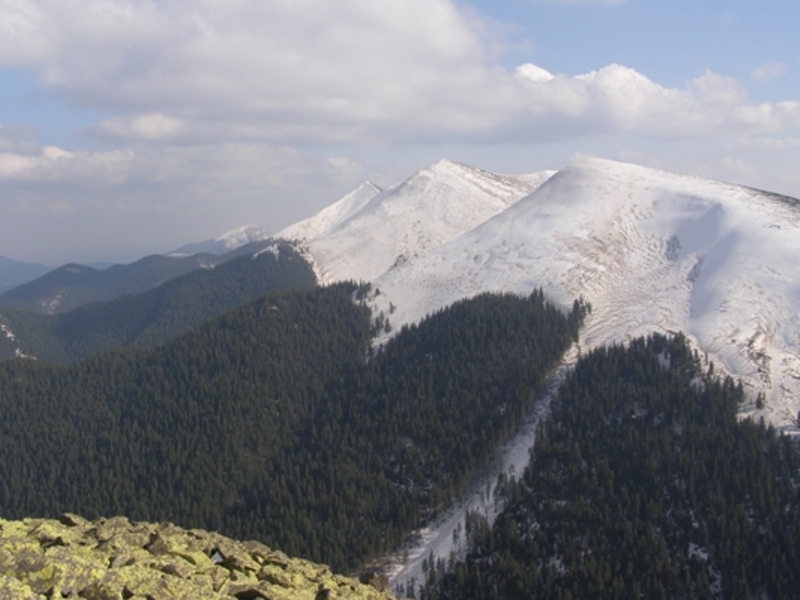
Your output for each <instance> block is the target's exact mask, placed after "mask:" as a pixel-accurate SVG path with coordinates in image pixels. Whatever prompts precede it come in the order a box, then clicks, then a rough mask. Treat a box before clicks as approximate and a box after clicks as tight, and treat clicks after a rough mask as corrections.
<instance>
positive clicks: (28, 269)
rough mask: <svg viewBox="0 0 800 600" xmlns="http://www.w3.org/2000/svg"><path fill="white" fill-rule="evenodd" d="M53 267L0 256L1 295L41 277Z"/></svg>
mask: <svg viewBox="0 0 800 600" xmlns="http://www.w3.org/2000/svg"><path fill="white" fill-rule="evenodd" d="M50 270H52V267H48V266H45V265H41V264H38V263H28V262H23V261H20V260H14V259H12V258H8V257H5V256H0V294H2V293H3V292H6V291H8V290H10V289H13V288H15V287H17V286H18V285H22V284H23V283H27V282H28V281H31V280H33V279H36V278H37V277H41V276H42V275H44V274H45V273H47V272H48V271H50Z"/></svg>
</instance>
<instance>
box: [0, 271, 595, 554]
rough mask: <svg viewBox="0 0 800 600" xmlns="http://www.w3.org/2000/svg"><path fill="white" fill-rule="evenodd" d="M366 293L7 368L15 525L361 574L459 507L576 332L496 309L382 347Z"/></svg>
mask: <svg viewBox="0 0 800 600" xmlns="http://www.w3.org/2000/svg"><path fill="white" fill-rule="evenodd" d="M367 287H368V286H365V285H362V286H356V285H355V284H338V285H335V286H331V287H327V288H316V289H312V290H298V291H291V292H288V291H287V292H276V293H273V294H270V295H268V296H266V297H264V298H261V299H259V300H256V301H254V302H251V303H248V304H245V305H244V306H241V307H239V308H237V309H234V310H232V311H230V312H228V313H225V314H224V315H222V316H220V317H217V318H216V319H214V320H212V321H210V322H208V323H206V324H205V325H203V326H201V327H199V328H197V329H195V330H193V331H191V332H189V333H187V334H185V335H183V336H180V337H178V338H176V339H174V340H173V341H171V342H169V343H167V344H165V345H163V346H160V347H157V348H154V349H121V350H116V351H113V352H111V353H107V354H103V355H100V356H95V357H92V358H89V359H86V360H84V361H83V362H80V363H78V364H75V365H72V366H55V365H48V364H43V363H41V362H34V361H27V360H13V361H6V362H5V363H2V364H0V514H2V515H3V516H4V517H5V518H20V517H23V516H56V515H58V514H59V513H61V512H63V511H69V512H76V513H80V514H83V515H86V516H87V517H90V518H93V517H95V516H101V515H103V516H111V515H115V514H124V515H127V516H129V517H130V518H131V519H141V520H148V521H163V520H168V521H173V522H176V523H177V524H179V525H182V526H184V527H201V528H205V529H211V530H217V531H220V532H222V533H224V534H226V535H230V536H233V537H237V538H253V539H258V540H261V541H263V542H265V543H267V544H269V545H272V546H274V547H278V548H281V549H282V550H284V551H286V552H288V553H291V554H294V555H301V556H306V557H309V558H313V559H315V560H318V561H321V562H326V563H328V564H331V565H332V566H333V567H334V568H336V569H345V568H349V567H353V566H355V565H358V564H361V563H363V562H364V561H365V560H367V559H369V558H371V557H374V556H376V555H377V554H379V553H381V552H384V551H386V550H388V549H390V548H393V547H394V546H395V545H396V544H397V543H398V542H399V541H400V539H401V538H402V536H403V535H404V534H406V533H407V532H408V531H409V530H410V529H412V528H414V527H417V526H419V525H420V524H421V522H422V521H423V520H424V519H425V518H426V517H427V516H429V515H430V514H431V513H432V512H433V511H435V510H436V509H437V508H438V507H440V506H442V505H443V504H444V503H446V502H447V501H448V500H450V499H451V498H452V497H453V496H454V494H456V493H458V492H459V491H460V490H461V489H462V488H463V487H464V485H465V484H466V483H467V481H468V479H469V477H470V476H471V475H472V474H473V473H474V472H475V471H476V469H478V468H479V467H480V466H481V460H482V459H483V458H484V457H485V456H487V455H488V453H489V452H490V451H491V450H492V449H493V448H495V447H496V446H497V444H499V443H500V442H501V441H502V440H503V439H504V437H506V436H507V435H508V434H510V433H511V432H512V431H513V430H514V428H515V427H516V425H517V423H519V422H520V421H521V419H522V418H524V415H525V413H526V411H527V410H528V409H529V408H530V407H531V404H532V402H533V400H534V397H535V392H536V389H537V386H538V385H539V383H540V382H541V380H542V378H543V376H544V374H545V373H546V372H547V371H548V370H549V369H550V368H552V367H553V366H554V365H555V363H556V362H557V361H558V360H559V359H560V357H561V355H562V354H563V352H564V350H565V349H566V348H567V347H568V346H569V344H570V343H571V341H572V340H573V339H574V337H575V335H576V334H577V329H578V327H579V326H580V320H581V319H580V318H576V317H575V316H573V315H564V314H562V313H561V312H560V311H558V310H556V309H555V308H554V307H552V306H551V305H550V304H548V303H547V302H545V301H544V298H543V296H542V294H541V293H540V292H536V293H534V294H532V295H531V296H530V297H528V298H520V297H516V296H489V295H486V296H481V297H478V298H475V299H473V300H469V301H464V302H461V303H458V304H456V305H454V306H452V307H450V308H449V309H446V310H443V311H440V312H439V313H437V314H435V315H432V316H431V317H429V318H428V319H426V320H425V321H424V322H423V323H421V324H419V325H418V326H414V327H408V328H405V329H404V330H403V331H401V332H400V333H399V334H398V335H397V336H396V337H395V338H394V339H392V340H391V341H390V342H389V343H387V344H386V345H385V346H384V347H383V348H382V349H381V350H378V351H374V350H373V349H372V348H371V338H370V332H371V327H372V318H371V314H370V311H369V309H368V308H367V307H366V306H365V304H364V303H363V302H359V301H357V300H356V298H364V297H365V296H366V295H367V294H368V289H367Z"/></svg>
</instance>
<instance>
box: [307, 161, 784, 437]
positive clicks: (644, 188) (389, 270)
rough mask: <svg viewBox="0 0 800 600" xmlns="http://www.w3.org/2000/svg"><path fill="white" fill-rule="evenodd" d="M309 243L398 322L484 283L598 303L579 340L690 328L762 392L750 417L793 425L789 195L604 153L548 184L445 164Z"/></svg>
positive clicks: (718, 360)
mask: <svg viewBox="0 0 800 600" xmlns="http://www.w3.org/2000/svg"><path fill="white" fill-rule="evenodd" d="M545 180H546V181H545ZM543 181H544V183H542V182H543ZM531 192H532V193H531ZM523 196H524V198H523ZM307 245H308V249H309V254H310V256H311V257H312V259H313V260H314V262H315V267H316V269H317V272H318V273H319V274H320V275H321V278H322V280H323V281H326V282H327V281H335V280H341V279H350V278H353V279H365V280H371V281H373V282H374V284H375V285H376V286H377V287H378V288H380V290H381V294H380V295H379V296H378V297H376V298H375V300H374V302H375V306H376V308H377V309H378V310H383V311H384V312H385V313H386V314H387V315H389V312H390V311H389V308H390V306H389V303H390V302H391V304H392V314H391V315H390V316H389V318H390V321H391V323H392V325H393V326H394V327H395V330H397V328H398V326H400V325H402V324H404V323H409V322H415V321H418V320H419V319H421V318H422V317H424V316H425V315H426V314H428V313H430V312H433V311H435V310H437V309H439V308H441V307H443V306H446V305H448V304H450V303H452V302H453V301H455V300H458V299H460V298H463V297H468V296H473V295H475V294H478V293H480V292H483V291H516V292H521V293H528V292H530V291H531V290H532V289H533V288H538V287H542V288H543V289H544V291H545V294H546V295H547V296H548V297H549V298H551V299H552V300H554V301H555V302H557V303H559V304H561V305H563V306H565V307H567V306H569V305H570V304H571V303H572V301H573V300H574V299H575V298H577V297H580V296H582V297H584V298H585V299H587V300H588V301H589V302H591V304H592V307H593V312H592V315H591V317H590V319H589V321H588V323H587V327H586V331H585V333H584V335H583V339H582V344H583V347H584V348H591V347H595V346H598V345H602V344H607V343H610V342H615V341H623V340H625V339H628V338H630V337H633V336H638V335H641V334H646V333H648V332H652V331H662V332H663V331H667V332H670V331H671V332H676V331H683V332H684V333H685V334H686V335H687V336H688V337H689V338H690V339H691V340H692V341H693V342H694V343H695V344H696V345H697V347H698V348H699V349H700V350H701V351H703V352H705V353H707V355H708V358H709V359H710V360H713V361H714V362H715V364H716V366H717V367H718V368H722V369H724V370H725V371H727V372H729V373H731V374H733V375H735V376H737V377H740V378H741V379H742V380H743V382H744V383H745V384H746V385H747V387H748V388H749V390H750V392H751V396H752V397H753V399H755V396H756V393H757V392H758V391H763V392H764V393H765V394H766V399H767V403H766V406H765V408H764V409H763V410H756V408H755V406H751V407H747V409H746V411H747V412H749V413H750V414H751V415H753V416H755V417H756V418H758V417H759V416H764V417H765V418H766V419H767V420H770V421H772V422H773V423H775V424H776V425H782V426H789V425H791V424H793V421H794V419H795V417H796V416H797V413H798V410H800V311H799V310H798V307H800V260H798V259H800V202H798V201H797V200H794V199H790V198H785V197H782V196H778V195H775V194H770V193H767V192H761V191H757V190H753V189H749V188H745V187H741V186H735V185H729V184H724V183H719V182H713V181H708V180H703V179H698V178H694V177H685V176H680V175H674V174H669V173H664V172H661V171H656V170H653V169H648V168H644V167H639V166H634V165H627V164H621V163H616V162H611V161H603V160H587V161H584V162H581V163H579V164H576V165H574V166H572V167H569V168H567V169H564V170H562V171H560V172H558V173H557V174H555V175H554V176H552V177H550V173H545V174H537V175H532V176H523V177H508V176H498V175H493V174H490V173H486V172H484V171H479V170H476V169H472V168H470V167H466V166H464V165H458V164H455V163H451V162H447V161H442V162H440V163H437V164H435V165H433V166H432V167H429V168H428V169H425V170H423V171H421V172H419V173H417V174H416V175H414V176H412V177H411V178H409V179H408V180H407V181H406V182H404V183H403V184H401V185H399V186H396V187H394V188H390V189H388V190H386V191H384V192H382V193H381V194H378V195H377V196H375V198H373V199H372V200H371V201H370V202H369V203H368V204H366V205H365V206H364V207H363V208H362V209H361V210H360V211H358V212H356V213H355V214H353V215H352V216H350V217H349V218H348V219H345V220H343V221H342V222H340V223H339V224H338V225H336V226H335V227H333V228H331V229H329V230H327V231H324V232H322V233H320V234H319V235H317V236H316V237H312V238H311V239H309V240H308V242H307Z"/></svg>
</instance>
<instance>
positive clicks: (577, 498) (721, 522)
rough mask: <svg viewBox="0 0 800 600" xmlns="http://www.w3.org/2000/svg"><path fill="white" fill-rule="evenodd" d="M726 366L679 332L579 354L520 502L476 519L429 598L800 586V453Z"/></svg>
mask: <svg viewBox="0 0 800 600" xmlns="http://www.w3.org/2000/svg"><path fill="white" fill-rule="evenodd" d="M711 372H713V369H712V368H708V369H704V368H703V366H702V364H701V361H700V360H698V358H697V355H696V354H694V353H692V352H691V351H690V349H689V346H688V344H687V342H686V340H685V339H684V338H683V337H682V336H680V335H678V336H675V337H674V338H671V339H667V338H665V337H663V336H652V337H649V338H647V339H638V340H635V341H634V342H632V343H631V344H630V346H629V347H628V348H627V349H626V348H623V347H620V346H615V347H610V348H601V349H598V350H596V351H594V352H592V353H591V354H590V355H589V356H587V357H584V358H583V359H582V360H580V361H579V362H578V364H577V366H576V368H575V370H574V372H573V373H572V374H571V376H570V377H569V378H568V380H567V381H566V382H565V384H564V385H563V387H562V389H561V390H560V392H559V397H558V399H557V401H556V402H555V403H554V406H553V412H552V415H551V417H550V418H549V419H548V421H547V422H546V424H545V426H544V427H543V429H542V430H541V431H540V434H539V435H538V436H537V441H536V444H535V446H534V449H533V452H532V460H531V464H530V465H529V467H528V469H526V471H525V473H524V476H523V478H522V479H521V480H520V481H518V482H517V481H513V480H512V481H509V482H507V485H506V486H505V494H504V495H505V498H506V499H507V502H508V504H507V506H506V508H505V509H504V511H503V512H502V513H501V514H500V516H499V517H498V519H497V520H496V522H495V523H494V525H493V526H492V527H489V526H488V524H487V523H486V521H485V519H484V518H483V517H481V515H474V514H473V515H471V516H470V521H471V522H470V523H469V527H468V530H469V542H470V543H471V550H470V553H469V555H468V556H467V558H466V559H465V560H464V561H462V562H460V563H458V564H457V566H455V568H454V569H453V571H452V573H451V574H449V575H445V574H444V573H443V570H442V569H438V570H437V569H436V568H431V569H430V573H431V575H432V577H431V581H430V582H429V585H428V586H427V588H426V589H425V590H423V593H422V597H424V598H429V599H434V598H436V599H439V598H480V599H484V598H508V599H514V598H553V599H565V598H710V597H720V598H762V597H763V598H794V597H797V596H798V593H799V592H798V590H800V571H798V569H797V565H798V564H800V562H798V561H800V496H798V493H799V492H798V483H800V479H798V468H799V467H800V457H798V452H797V450H796V448H795V446H794V445H793V443H792V441H791V440H790V439H789V438H787V437H779V436H777V435H776V433H775V431H774V430H773V429H771V428H765V427H764V425H763V422H762V423H760V424H755V423H752V422H750V421H743V422H739V421H737V407H738V405H739V403H740V402H742V400H743V391H742V387H741V385H740V384H735V383H734V382H733V381H732V380H731V379H730V378H727V379H724V380H721V379H719V378H716V377H714V376H713V375H712V374H711ZM432 567H433V566H432Z"/></svg>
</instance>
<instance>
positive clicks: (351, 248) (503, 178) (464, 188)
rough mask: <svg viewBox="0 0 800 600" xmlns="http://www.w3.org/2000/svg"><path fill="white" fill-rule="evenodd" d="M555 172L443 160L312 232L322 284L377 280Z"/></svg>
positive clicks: (311, 242)
mask: <svg viewBox="0 0 800 600" xmlns="http://www.w3.org/2000/svg"><path fill="white" fill-rule="evenodd" d="M550 175H552V172H544V173H536V174H533V175H523V176H510V175H495V174H493V173H488V172H486V171H481V170H480V169H474V168H472V167H468V166H466V165H462V164H458V163H454V162H450V161H447V160H442V161H439V162H437V163H436V164H434V165H432V166H430V167H428V168H426V169H423V170H421V171H419V172H418V173H416V174H415V175H413V176H412V177H410V178H408V179H407V180H406V181H404V182H403V183H401V184H399V185H396V186H394V187H391V188H389V189H386V190H384V191H383V192H381V193H380V194H377V195H376V196H375V197H374V198H372V199H371V200H370V201H369V202H368V203H366V204H365V205H364V206H363V207H362V208H361V209H360V210H358V211H356V212H354V213H352V214H351V215H350V216H349V217H348V218H346V219H343V220H341V221H339V222H337V223H336V224H335V225H333V226H331V227H329V228H328V229H326V230H324V231H322V232H321V233H319V234H318V235H316V236H315V237H312V238H310V239H309V240H308V248H309V250H310V256H311V258H312V260H313V262H314V265H315V268H316V272H317V273H318V275H319V277H320V279H321V281H322V282H324V283H327V282H331V281H341V280H346V279H355V280H365V281H369V280H372V279H375V278H376V277H378V276H380V275H381V274H382V273H384V272H385V271H386V270H388V269H390V268H392V267H393V266H399V265H401V264H403V263H405V262H407V261H409V260H412V259H414V258H418V257H420V256H424V255H425V254H426V253H428V252H430V251H431V250H433V249H435V248H438V247H439V246H441V245H442V244H444V243H446V242H449V241H450V240H453V239H455V238H457V237H458V236H460V235H462V234H464V233H466V232H467V231H469V230H471V229H473V228H474V227H476V226H477V225H479V224H481V223H483V222H484V221H486V219H488V218H490V217H492V216H494V215H496V214H498V213H500V212H502V211H504V210H505V209H507V208H508V207H509V206H511V205H512V204H513V203H515V202H517V201H518V200H519V199H520V198H523V197H524V196H526V195H527V194H529V193H530V192H531V191H533V190H534V189H535V188H536V187H538V186H539V185H541V183H542V182H543V181H545V180H546V179H547V178H548V177H549V176H550ZM290 229H291V228H290Z"/></svg>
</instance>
